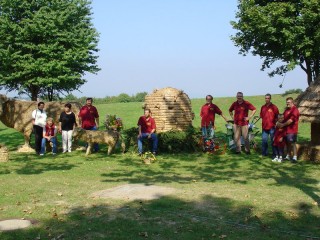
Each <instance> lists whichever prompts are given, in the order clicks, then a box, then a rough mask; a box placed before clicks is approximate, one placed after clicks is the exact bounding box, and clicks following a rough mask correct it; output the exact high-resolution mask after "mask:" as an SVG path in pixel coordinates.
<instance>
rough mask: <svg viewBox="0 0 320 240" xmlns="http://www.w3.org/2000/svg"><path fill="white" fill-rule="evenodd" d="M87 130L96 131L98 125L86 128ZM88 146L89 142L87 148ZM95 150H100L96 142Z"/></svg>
mask: <svg viewBox="0 0 320 240" xmlns="http://www.w3.org/2000/svg"><path fill="white" fill-rule="evenodd" d="M86 130H92V131H96V130H98V128H97V126H94V127H91V128H86ZM87 147H88V144H86V148H87ZM93 151H94V152H98V151H99V144H98V143H95V144H93Z"/></svg>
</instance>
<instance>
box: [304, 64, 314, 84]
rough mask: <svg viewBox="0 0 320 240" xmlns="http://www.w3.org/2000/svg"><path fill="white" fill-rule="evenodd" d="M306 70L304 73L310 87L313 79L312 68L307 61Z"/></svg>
mask: <svg viewBox="0 0 320 240" xmlns="http://www.w3.org/2000/svg"><path fill="white" fill-rule="evenodd" d="M306 70H307V71H306V73H307V80H308V86H310V84H311V83H312V81H313V77H312V67H311V63H310V61H309V60H306Z"/></svg>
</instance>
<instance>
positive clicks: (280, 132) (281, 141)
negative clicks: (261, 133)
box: [272, 114, 286, 162]
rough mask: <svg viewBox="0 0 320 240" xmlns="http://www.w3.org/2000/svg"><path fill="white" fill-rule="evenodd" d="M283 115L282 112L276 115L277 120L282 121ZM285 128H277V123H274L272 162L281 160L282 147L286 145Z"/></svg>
mask: <svg viewBox="0 0 320 240" xmlns="http://www.w3.org/2000/svg"><path fill="white" fill-rule="evenodd" d="M283 121H284V116H283V114H279V115H278V122H277V123H283ZM285 139H286V128H279V127H278V124H276V131H275V134H274V138H273V146H274V148H275V153H276V156H275V158H274V159H273V160H272V162H282V155H283V150H284V147H285V146H286V141H285Z"/></svg>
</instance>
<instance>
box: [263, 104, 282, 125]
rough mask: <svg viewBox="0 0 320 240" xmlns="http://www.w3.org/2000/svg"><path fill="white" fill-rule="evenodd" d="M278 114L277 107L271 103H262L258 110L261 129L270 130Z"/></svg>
mask: <svg viewBox="0 0 320 240" xmlns="http://www.w3.org/2000/svg"><path fill="white" fill-rule="evenodd" d="M278 114H279V109H278V108H277V106H276V105H274V104H273V103H271V104H269V105H267V104H265V105H263V106H262V107H261V110H260V117H261V119H262V129H263V130H270V129H271V128H274V126H275V124H276V121H277V118H278Z"/></svg>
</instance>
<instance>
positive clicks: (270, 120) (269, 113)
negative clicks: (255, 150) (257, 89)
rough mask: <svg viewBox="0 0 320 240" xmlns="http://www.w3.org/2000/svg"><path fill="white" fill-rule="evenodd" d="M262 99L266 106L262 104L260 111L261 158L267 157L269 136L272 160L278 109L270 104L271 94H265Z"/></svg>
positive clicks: (274, 153)
mask: <svg viewBox="0 0 320 240" xmlns="http://www.w3.org/2000/svg"><path fill="white" fill-rule="evenodd" d="M264 97H265V102H266V104H264V105H263V106H262V107H261V110H260V118H261V119H262V156H268V138H269V135H270V142H271V146H272V158H274V157H275V155H276V152H275V147H274V145H273V138H274V132H275V124H276V122H277V116H278V114H279V109H278V107H277V106H276V105H274V104H273V103H272V102H271V94H269V93H267V94H266V95H265V96H264Z"/></svg>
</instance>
